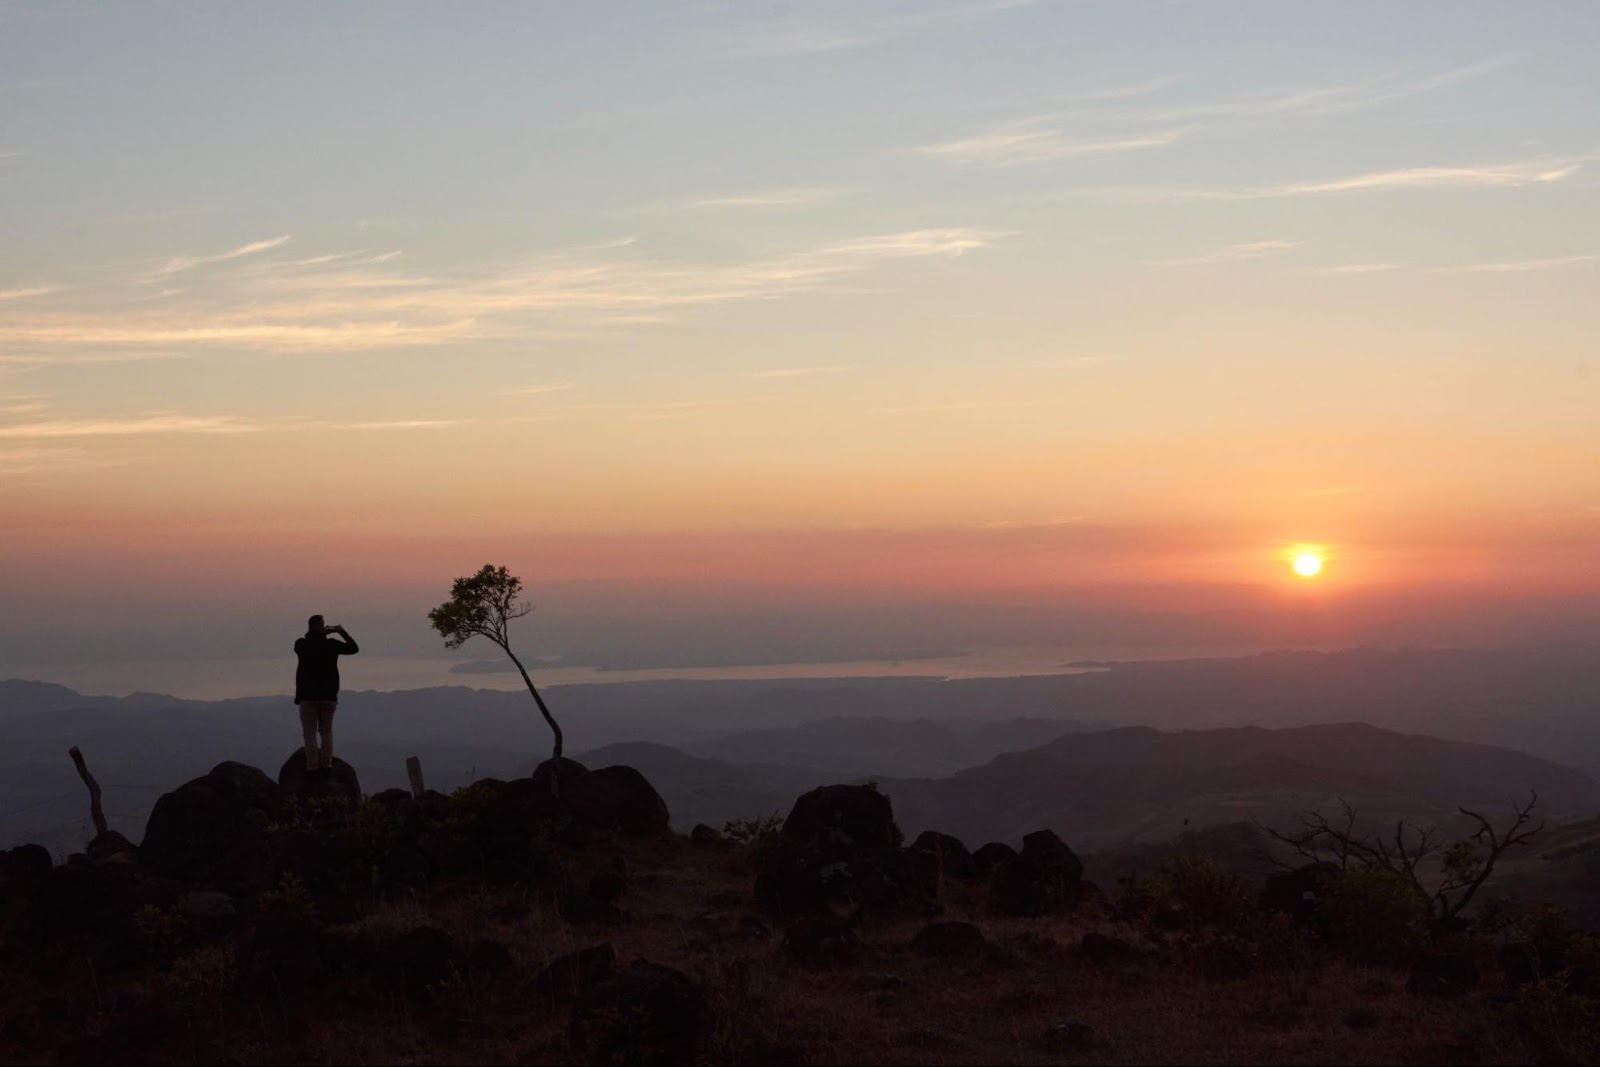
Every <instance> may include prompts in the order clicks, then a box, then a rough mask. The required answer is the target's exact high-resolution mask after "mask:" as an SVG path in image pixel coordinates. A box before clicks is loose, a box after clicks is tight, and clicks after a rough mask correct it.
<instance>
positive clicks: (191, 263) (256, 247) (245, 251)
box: [156, 234, 291, 278]
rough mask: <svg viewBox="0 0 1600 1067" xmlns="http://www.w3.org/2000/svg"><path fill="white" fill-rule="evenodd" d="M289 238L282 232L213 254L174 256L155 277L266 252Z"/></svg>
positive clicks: (167, 276)
mask: <svg viewBox="0 0 1600 1067" xmlns="http://www.w3.org/2000/svg"><path fill="white" fill-rule="evenodd" d="M290 239H291V238H290V235H289V234H284V235H283V236H282V237H270V238H268V239H267V240H265V241H251V242H250V243H249V244H243V245H240V246H239V247H238V248H230V249H228V251H226V252H218V253H216V254H215V255H210V256H192V255H185V256H174V257H172V258H171V259H169V260H167V262H166V265H165V266H163V267H162V268H161V269H160V270H158V271H156V277H158V278H169V277H171V276H172V275H174V274H178V273H180V272H182V271H186V270H192V269H193V268H195V267H200V266H204V265H206V264H208V263H225V262H227V261H228V260H230V259H242V258H244V257H245V256H253V255H256V254H257V253H260V252H268V251H271V250H272V249H274V248H281V247H282V246H284V245H286V244H288V243H289V241H290Z"/></svg>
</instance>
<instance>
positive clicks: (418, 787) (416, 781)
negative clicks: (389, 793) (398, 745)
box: [406, 756, 422, 797]
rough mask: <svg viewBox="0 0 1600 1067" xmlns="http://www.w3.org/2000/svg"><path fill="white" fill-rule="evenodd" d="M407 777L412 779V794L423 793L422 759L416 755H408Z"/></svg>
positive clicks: (416, 795)
mask: <svg viewBox="0 0 1600 1067" xmlns="http://www.w3.org/2000/svg"><path fill="white" fill-rule="evenodd" d="M406 777H407V778H410V779H411V795H412V796H414V797H420V796H421V795H422V761H421V760H419V759H418V758H417V757H415V756H408V757H406Z"/></svg>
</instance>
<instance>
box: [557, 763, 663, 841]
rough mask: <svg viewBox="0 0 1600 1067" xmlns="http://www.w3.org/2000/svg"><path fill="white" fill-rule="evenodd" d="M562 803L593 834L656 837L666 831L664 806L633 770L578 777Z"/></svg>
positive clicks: (604, 769) (605, 770) (602, 771)
mask: <svg viewBox="0 0 1600 1067" xmlns="http://www.w3.org/2000/svg"><path fill="white" fill-rule="evenodd" d="M561 799H562V801H564V802H565V803H566V804H568V805H570V806H571V808H572V810H573V811H574V812H575V813H576V814H577V815H578V817H579V818H581V819H582V820H583V821H584V822H586V823H587V824H588V825H590V826H592V827H593V828H594V829H596V830H620V831H621V832H622V833H624V834H626V835H627V836H629V837H657V836H660V835H662V834H665V833H667V831H668V823H669V821H670V815H669V813H668V811H667V802H666V801H665V800H662V799H661V794H660V793H658V792H656V789H655V786H653V785H651V784H650V782H649V780H648V779H647V778H645V776H644V775H642V774H640V773H639V772H638V771H637V770H635V769H633V768H632V767H627V766H616V767H601V768H600V769H599V770H597V771H590V772H588V773H587V774H583V775H577V776H575V777H574V778H573V780H572V781H571V782H570V783H568V784H567V787H566V788H565V789H564V790H563V792H562V795H561Z"/></svg>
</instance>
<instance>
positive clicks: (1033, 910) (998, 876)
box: [989, 856, 1054, 915]
mask: <svg viewBox="0 0 1600 1067" xmlns="http://www.w3.org/2000/svg"><path fill="white" fill-rule="evenodd" d="M989 903H990V905H991V906H992V907H993V908H994V910H995V911H996V912H998V913H1000V914H1001V915H1043V914H1045V913H1046V912H1048V911H1049V910H1050V909H1051V906H1052V904H1053V903H1054V894H1053V893H1052V892H1051V887H1050V885H1049V884H1048V883H1047V882H1045V881H1044V880H1043V879H1041V878H1040V877H1039V875H1038V872H1037V871H1036V870H1035V869H1034V867H1033V865H1032V864H1030V863H1028V862H1027V861H1026V860H1024V859H1022V858H1021V857H1020V856H1019V857H1017V858H1016V859H1010V860H1006V861H1005V862H1003V863H1001V864H1000V865H999V866H997V867H995V869H994V873H993V874H992V875H990V877H989Z"/></svg>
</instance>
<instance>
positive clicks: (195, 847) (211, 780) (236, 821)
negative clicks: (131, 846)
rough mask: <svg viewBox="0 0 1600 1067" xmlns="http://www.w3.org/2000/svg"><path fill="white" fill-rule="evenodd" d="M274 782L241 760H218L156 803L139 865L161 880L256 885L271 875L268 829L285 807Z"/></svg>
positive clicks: (233, 887) (232, 888)
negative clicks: (209, 769)
mask: <svg viewBox="0 0 1600 1067" xmlns="http://www.w3.org/2000/svg"><path fill="white" fill-rule="evenodd" d="M282 806H283V791H282V790H281V789H279V787H278V785H277V783H276V782H274V781H272V779H270V778H268V777H267V776H266V775H265V774H262V773H261V772H260V771H258V770H256V769H255V768H254V767H246V766H245V765H244V764H242V763H232V762H229V763H219V764H217V766H215V767H213V768H212V769H211V772H210V773H209V774H206V775H204V776H203V777H200V778H196V779H194V780H192V781H189V782H185V783H184V784H183V785H181V786H179V787H178V788H177V789H175V790H173V791H172V792H170V793H165V794H163V795H162V796H161V798H160V799H158V800H157V801H156V804H155V808H154V809H153V810H152V811H151V812H150V821H149V822H148V823H147V824H146V826H145V832H144V841H143V842H142V843H141V844H140V845H139V865H140V866H141V867H142V868H144V869H145V870H147V871H149V872H150V873H151V874H154V875H156V876H158V877H162V878H178V879H182V880H184V881H189V882H197V883H208V884H212V885H215V886H217V887H218V888H220V889H223V890H225V891H227V892H230V893H246V892H250V891H253V890H255V889H258V888H259V887H260V886H261V885H262V884H264V883H265V882H266V880H267V879H268V877H269V876H270V875H271V874H272V873H273V872H272V871H271V869H270V865H269V858H268V855H267V849H266V835H265V829H266V826H267V825H268V823H269V822H270V821H271V820H272V819H273V818H274V817H276V816H277V815H278V814H279V812H280V811H281V810H282Z"/></svg>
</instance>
